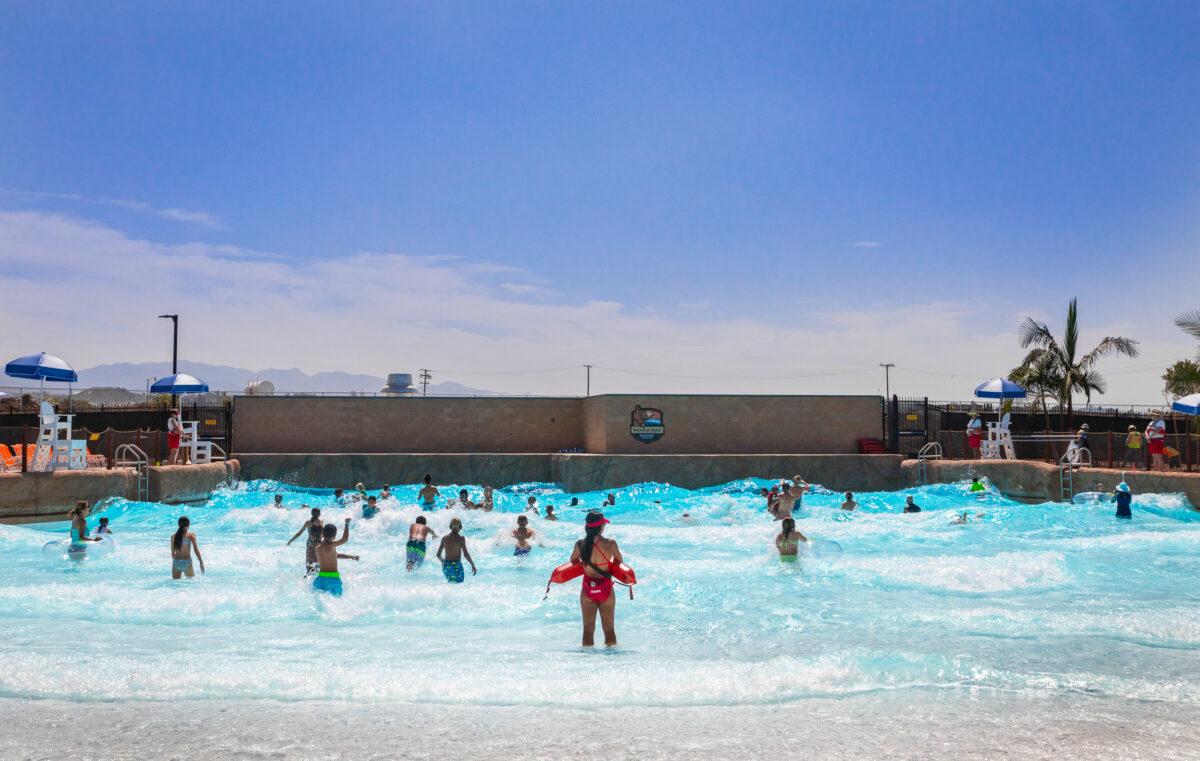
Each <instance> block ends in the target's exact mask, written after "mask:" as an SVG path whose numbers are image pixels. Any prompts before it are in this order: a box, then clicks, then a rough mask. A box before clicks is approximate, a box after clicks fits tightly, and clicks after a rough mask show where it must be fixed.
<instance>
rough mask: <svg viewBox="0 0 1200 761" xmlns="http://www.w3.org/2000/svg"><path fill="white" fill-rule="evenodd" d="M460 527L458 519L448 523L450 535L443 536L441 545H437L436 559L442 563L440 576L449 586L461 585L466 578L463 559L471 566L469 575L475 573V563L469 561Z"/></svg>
mask: <svg viewBox="0 0 1200 761" xmlns="http://www.w3.org/2000/svg"><path fill="white" fill-rule="evenodd" d="M462 527H463V525H462V521H460V520H459V519H458V518H455V519H454V520H452V521H450V534H449V535H447V536H443V537H442V542H441V544H439V545H438V551H437V557H438V560H440V561H442V574H443V575H444V576H445V577H446V581H448V582H450V583H451V584H461V583H463V580H464V579H465V578H466V574H465V573H463V564H462V559H463V558H464V557H465V558H466V559H467V562H468V563H470V564H471V575H472V576H474V575H475V574H476V573H477V571H476V570H475V561H474V560H472V559H471V553H470V552H469V551H468V550H467V538H466V537H465V536H463V535H462V533H461V532H462Z"/></svg>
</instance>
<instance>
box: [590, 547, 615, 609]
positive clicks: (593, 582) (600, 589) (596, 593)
mask: <svg viewBox="0 0 1200 761" xmlns="http://www.w3.org/2000/svg"><path fill="white" fill-rule="evenodd" d="M596 549H597V550H598V551H599V552H600V554H601V555H604V551H603V550H601V549H600V548H599V547H597V548H596ZM597 565H605V566H608V567H609V568H612V558H608V559H607V560H605V561H604V563H598V564H597ZM612 589H613V582H612V577H611V576H601V577H600V578H598V579H594V578H592V577H591V576H588V575H587V574H586V573H585V574H583V593H584V594H585V595H587V598H588V599H589V600H591V601H592V602H594V603H596V604H597V605H599V604H601V603H603V602H607V601H608V598H609V597H610V596H611V595H612Z"/></svg>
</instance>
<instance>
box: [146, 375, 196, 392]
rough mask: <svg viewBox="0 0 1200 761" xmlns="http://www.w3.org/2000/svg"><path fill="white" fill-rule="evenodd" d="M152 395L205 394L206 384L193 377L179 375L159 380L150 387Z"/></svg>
mask: <svg viewBox="0 0 1200 761" xmlns="http://www.w3.org/2000/svg"><path fill="white" fill-rule="evenodd" d="M150 393H152V394H207V393H208V384H207V383H205V382H204V381H202V380H200V379H199V378H197V377H196V376H194V375H188V374H187V373H179V374H177V375H168V376H167V377H165V378H159V379H158V380H156V381H154V384H153V385H152V386H150Z"/></svg>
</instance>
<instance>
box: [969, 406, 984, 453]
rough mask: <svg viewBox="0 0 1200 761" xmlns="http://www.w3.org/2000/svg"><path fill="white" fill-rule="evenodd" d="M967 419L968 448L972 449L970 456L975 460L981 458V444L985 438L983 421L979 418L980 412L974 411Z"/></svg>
mask: <svg viewBox="0 0 1200 761" xmlns="http://www.w3.org/2000/svg"><path fill="white" fill-rule="evenodd" d="M968 417H969V419H968V420H967V448H968V449H969V450H970V453H969V454H968V457H970V458H971V459H973V460H978V459H979V446H980V442H981V440H982V438H983V422H982V421H981V420H980V419H979V413H978V412H972V413H971V414H970V415H969V416H968Z"/></svg>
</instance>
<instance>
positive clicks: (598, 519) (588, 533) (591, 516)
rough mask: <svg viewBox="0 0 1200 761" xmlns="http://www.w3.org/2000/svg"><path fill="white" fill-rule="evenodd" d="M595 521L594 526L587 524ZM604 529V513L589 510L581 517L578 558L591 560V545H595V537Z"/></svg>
mask: <svg viewBox="0 0 1200 761" xmlns="http://www.w3.org/2000/svg"><path fill="white" fill-rule="evenodd" d="M589 523H595V524H597V525H595V526H588V525H587V524H589ZM603 530H604V513H602V512H599V511H598V510H592V511H590V512H589V513H588V514H587V516H586V517H585V518H584V519H583V539H582V540H581V541H580V543H579V559H580V560H582V561H583V562H584V563H590V562H592V547H594V546H595V545H596V537H598V536H600V532H601V531H603Z"/></svg>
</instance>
